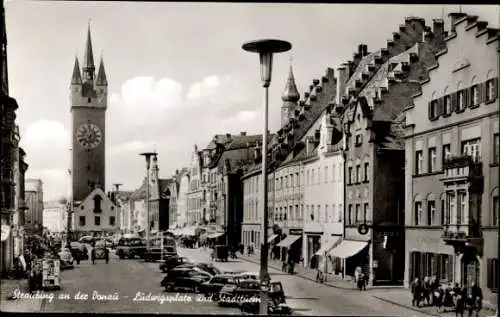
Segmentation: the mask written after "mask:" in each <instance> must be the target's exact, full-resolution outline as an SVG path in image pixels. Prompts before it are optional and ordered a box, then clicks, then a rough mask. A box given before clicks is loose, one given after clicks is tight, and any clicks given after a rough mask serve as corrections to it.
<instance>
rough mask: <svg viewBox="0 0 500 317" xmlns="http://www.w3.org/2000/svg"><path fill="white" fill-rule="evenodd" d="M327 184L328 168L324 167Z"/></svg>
mask: <svg viewBox="0 0 500 317" xmlns="http://www.w3.org/2000/svg"><path fill="white" fill-rule="evenodd" d="M327 182H328V166H325V183H327Z"/></svg>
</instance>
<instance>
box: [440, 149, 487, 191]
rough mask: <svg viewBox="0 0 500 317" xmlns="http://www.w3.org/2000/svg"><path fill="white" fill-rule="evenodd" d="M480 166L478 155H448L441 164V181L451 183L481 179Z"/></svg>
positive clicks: (481, 171)
mask: <svg viewBox="0 0 500 317" xmlns="http://www.w3.org/2000/svg"><path fill="white" fill-rule="evenodd" d="M482 167H483V164H482V161H481V157H480V156H470V155H460V156H452V157H449V158H448V159H446V160H445V162H444V164H443V170H444V176H443V177H442V178H441V181H442V182H443V183H445V184H451V183H458V182H471V181H474V180H482V178H483V169H482Z"/></svg>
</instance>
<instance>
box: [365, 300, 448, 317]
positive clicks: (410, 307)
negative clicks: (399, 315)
mask: <svg viewBox="0 0 500 317" xmlns="http://www.w3.org/2000/svg"><path fill="white" fill-rule="evenodd" d="M372 296H373V298H376V299H378V300H380V301H383V302H386V303H389V304H392V305H395V306H399V307H402V308H406V309H409V310H413V311H414V312H418V313H421V314H427V315H428V316H432V317H441V315H434V314H432V313H428V312H424V311H421V310H420V309H418V308H414V307H413V306H408V305H403V304H400V303H398V302H395V301H392V300H389V299H386V298H383V297H379V296H376V295H372Z"/></svg>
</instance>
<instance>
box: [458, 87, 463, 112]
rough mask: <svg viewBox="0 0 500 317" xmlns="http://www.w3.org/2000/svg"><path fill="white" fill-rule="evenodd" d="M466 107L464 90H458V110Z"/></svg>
mask: <svg viewBox="0 0 500 317" xmlns="http://www.w3.org/2000/svg"><path fill="white" fill-rule="evenodd" d="M464 109H465V95H464V91H463V90H460V91H458V92H457V111H462V110H464Z"/></svg>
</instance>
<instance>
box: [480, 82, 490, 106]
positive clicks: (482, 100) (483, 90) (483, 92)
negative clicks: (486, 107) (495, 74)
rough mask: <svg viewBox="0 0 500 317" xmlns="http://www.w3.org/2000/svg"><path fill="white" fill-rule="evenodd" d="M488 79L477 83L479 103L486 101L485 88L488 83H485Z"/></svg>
mask: <svg viewBox="0 0 500 317" xmlns="http://www.w3.org/2000/svg"><path fill="white" fill-rule="evenodd" d="M487 82H488V81H485V82H483V83H481V84H479V103H484V102H487V101H488V100H486V96H487V95H488V94H487V92H486V90H487V89H488V85H487V84H486V83H487Z"/></svg>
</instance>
